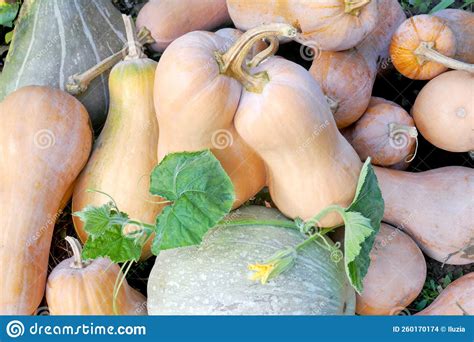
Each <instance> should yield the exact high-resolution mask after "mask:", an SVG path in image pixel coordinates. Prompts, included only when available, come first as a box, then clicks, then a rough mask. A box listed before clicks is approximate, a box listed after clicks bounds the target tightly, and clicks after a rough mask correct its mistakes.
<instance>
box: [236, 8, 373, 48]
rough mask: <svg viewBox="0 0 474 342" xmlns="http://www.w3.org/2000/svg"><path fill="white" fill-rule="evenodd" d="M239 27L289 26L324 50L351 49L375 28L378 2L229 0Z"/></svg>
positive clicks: (302, 37) (305, 40) (313, 44)
mask: <svg viewBox="0 0 474 342" xmlns="http://www.w3.org/2000/svg"><path fill="white" fill-rule="evenodd" d="M227 7H228V10H229V14H230V17H231V18H232V21H233V22H234V24H235V26H236V27H237V28H238V29H240V30H242V31H247V30H249V29H251V28H255V27H257V26H260V25H264V24H270V23H286V24H289V25H293V26H294V27H296V28H297V29H298V30H300V31H301V35H300V37H299V39H300V40H301V41H302V42H304V43H305V44H307V45H308V46H310V47H313V48H318V49H321V50H329V51H340V50H347V49H350V48H351V47H354V46H355V45H357V44H358V43H360V42H361V41H362V40H363V39H364V38H365V37H366V36H367V35H368V34H369V33H370V32H371V31H372V30H373V29H374V27H375V24H376V22H377V18H378V8H377V2H376V1H372V0H354V1H345V0H328V1H325V2H320V1H299V0H271V1H254V0H227Z"/></svg>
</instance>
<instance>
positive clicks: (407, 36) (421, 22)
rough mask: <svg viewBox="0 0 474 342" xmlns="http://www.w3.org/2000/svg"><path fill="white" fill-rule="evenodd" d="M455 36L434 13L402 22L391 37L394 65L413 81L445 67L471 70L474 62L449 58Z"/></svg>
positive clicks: (453, 50)
mask: <svg viewBox="0 0 474 342" xmlns="http://www.w3.org/2000/svg"><path fill="white" fill-rule="evenodd" d="M456 45H457V43H456V36H455V35H454V33H453V31H452V30H451V29H450V28H449V27H448V25H447V24H446V22H445V21H444V20H442V19H440V18H437V17H435V16H431V15H427V14H422V15H416V16H413V17H411V18H409V19H407V20H406V21H405V22H403V23H402V24H401V25H400V27H399V28H398V29H397V31H396V32H395V34H394V35H393V37H392V42H391V44H390V56H391V58H392V62H393V65H394V66H395V68H396V69H397V70H398V71H399V72H400V73H401V74H402V75H404V76H406V77H408V78H411V79H415V80H430V79H432V78H433V77H435V76H437V75H439V74H441V73H442V72H444V71H446V70H447V69H448V68H451V69H460V70H466V71H470V72H474V65H472V64H467V63H464V62H461V61H458V60H455V59H453V58H451V57H454V56H455V54H456Z"/></svg>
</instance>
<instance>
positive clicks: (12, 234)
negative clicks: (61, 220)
mask: <svg viewBox="0 0 474 342" xmlns="http://www.w3.org/2000/svg"><path fill="white" fill-rule="evenodd" d="M0 117H1V118H2V124H1V125H0V226H1V227H2V229H1V230H0V265H2V272H3V273H4V276H2V277H1V279H0V314H2V315H30V314H32V313H33V312H34V311H35V309H36V308H37V307H38V305H39V304H40V303H41V300H42V298H43V294H44V288H45V283H46V275H47V271H48V256H49V248H50V244H51V238H52V234H53V227H54V223H55V221H56V218H57V216H58V214H57V212H58V210H59V209H60V204H61V200H62V198H63V197H64V194H65V193H66V191H67V189H68V188H69V186H70V185H71V184H72V182H73V181H74V179H76V177H77V175H78V174H79V172H80V171H81V169H82V168H83V166H84V165H85V163H86V161H87V158H88V157H89V153H90V150H91V145H92V131H91V127H90V122H89V115H88V113H87V111H86V109H85V108H84V106H83V105H82V104H81V103H80V102H79V101H78V100H76V99H75V98H74V97H73V96H71V95H69V94H67V93H65V92H63V91H61V90H59V89H53V88H50V87H45V86H28V87H23V88H20V89H18V90H17V91H14V92H13V93H11V94H10V95H8V96H7V97H6V98H5V100H4V101H3V102H2V103H1V104H0ZM19 175H22V177H20V178H19Z"/></svg>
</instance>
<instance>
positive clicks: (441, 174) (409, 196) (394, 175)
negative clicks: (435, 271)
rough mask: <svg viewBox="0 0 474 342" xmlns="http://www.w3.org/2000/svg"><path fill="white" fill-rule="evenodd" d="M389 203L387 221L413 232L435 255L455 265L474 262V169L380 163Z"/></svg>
mask: <svg viewBox="0 0 474 342" xmlns="http://www.w3.org/2000/svg"><path fill="white" fill-rule="evenodd" d="M374 169H375V174H376V176H377V179H378V181H379V186H380V189H381V191H382V197H383V199H384V201H385V212H384V216H383V220H384V222H387V223H390V224H392V225H394V226H397V227H398V228H400V229H402V230H403V231H405V232H406V233H408V234H409V235H410V236H411V237H412V238H413V240H414V241H415V242H416V243H417V244H418V246H420V248H421V249H422V250H423V251H424V252H425V253H426V254H427V255H428V256H430V257H431V258H433V259H435V260H438V261H439V262H445V263H447V264H452V265H465V264H469V263H472V262H473V261H474V259H473V256H472V254H471V255H469V254H468V253H465V252H464V251H465V250H466V249H467V248H469V247H470V246H471V247H472V238H473V236H474V225H473V224H472V212H473V210H474V206H473V202H472V194H473V192H474V170H472V169H470V168H467V167H461V166H449V167H442V168H439V169H433V170H429V171H424V172H418V173H411V172H404V171H396V170H389V169H385V168H381V167H375V168H374Z"/></svg>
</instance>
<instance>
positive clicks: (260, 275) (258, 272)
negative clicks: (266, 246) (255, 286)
mask: <svg viewBox="0 0 474 342" xmlns="http://www.w3.org/2000/svg"><path fill="white" fill-rule="evenodd" d="M274 269H275V263H272V264H253V265H249V270H250V271H255V273H254V274H252V276H251V277H250V279H251V280H254V281H258V280H260V282H261V283H262V284H265V283H266V282H267V280H268V277H269V276H270V274H271V273H272V271H273V270H274Z"/></svg>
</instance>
